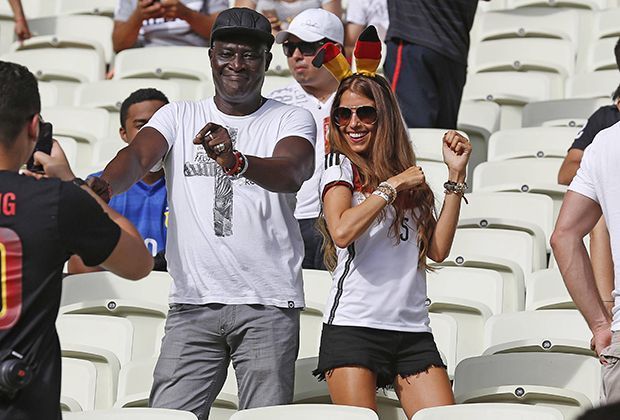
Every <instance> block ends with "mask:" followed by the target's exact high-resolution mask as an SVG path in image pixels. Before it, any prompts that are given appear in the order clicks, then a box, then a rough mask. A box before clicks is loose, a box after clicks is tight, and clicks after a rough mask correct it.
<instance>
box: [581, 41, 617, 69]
mask: <svg viewBox="0 0 620 420" xmlns="http://www.w3.org/2000/svg"><path fill="white" fill-rule="evenodd" d="M616 42H618V38H616V37H614V38H603V39H599V40H597V41H594V42H593V43H592V44H590V47H589V48H588V53H587V55H586V62H585V64H584V67H583V71H584V72H593V71H601V70H617V69H618V65H617V64H616V59H615V56H614V47H615V46H616Z"/></svg>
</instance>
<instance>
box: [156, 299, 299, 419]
mask: <svg viewBox="0 0 620 420" xmlns="http://www.w3.org/2000/svg"><path fill="white" fill-rule="evenodd" d="M299 313H300V309H288V308H286V309H285V308H277V307H274V306H263V305H222V304H207V305H190V304H175V305H171V308H170V311H169V313H168V318H167V320H166V331H165V332H166V334H165V336H164V338H163V341H162V348H161V354H160V356H159V360H158V361H157V365H156V366H155V372H154V374H153V379H154V382H153V389H152V390H151V396H150V404H149V405H150V406H151V407H158V408H172V409H178V410H186V411H191V412H193V413H194V414H195V415H196V416H197V417H198V419H199V420H204V419H207V418H208V417H209V410H210V408H211V405H212V404H213V401H214V400H215V398H216V397H217V395H218V394H219V392H220V390H221V389H222V386H223V385H224V381H225V380H226V372H227V369H228V363H229V362H230V361H231V360H232V363H233V367H234V368H235V373H236V376H237V383H238V386H239V408H240V409H245V408H254V407H264V406H269V405H279V404H289V403H291V402H292V399H293V385H294V380H295V360H296V359H297V352H298V349H299Z"/></svg>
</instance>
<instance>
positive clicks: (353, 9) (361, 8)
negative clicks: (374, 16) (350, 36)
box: [344, 0, 369, 25]
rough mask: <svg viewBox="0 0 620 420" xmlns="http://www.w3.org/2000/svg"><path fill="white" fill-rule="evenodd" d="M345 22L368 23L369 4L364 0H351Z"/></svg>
mask: <svg viewBox="0 0 620 420" xmlns="http://www.w3.org/2000/svg"><path fill="white" fill-rule="evenodd" d="M344 21H345V23H354V24H356V25H368V22H369V19H368V4H366V2H364V1H363V0H349V3H348V5H347V14H346V18H345V20H344Z"/></svg>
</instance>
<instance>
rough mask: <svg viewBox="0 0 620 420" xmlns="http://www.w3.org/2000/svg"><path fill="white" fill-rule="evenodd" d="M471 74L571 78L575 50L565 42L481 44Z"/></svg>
mask: <svg viewBox="0 0 620 420" xmlns="http://www.w3.org/2000/svg"><path fill="white" fill-rule="evenodd" d="M472 53H473V57H472V58H473V59H470V63H471V70H470V71H471V72H472V73H481V72H489V71H528V70H534V71H541V72H551V73H558V74H560V75H562V76H563V77H566V76H569V75H571V74H573V73H574V70H575V48H574V47H573V44H572V43H571V41H567V40H563V39H545V38H522V39H498V40H492V41H484V42H481V43H479V44H478V45H477V46H476V47H475V49H473V51H472Z"/></svg>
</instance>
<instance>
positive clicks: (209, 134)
mask: <svg viewBox="0 0 620 420" xmlns="http://www.w3.org/2000/svg"><path fill="white" fill-rule="evenodd" d="M205 137H209V138H210V139H211V140H214V138H213V134H211V133H208V134H207V135H206V136H205Z"/></svg>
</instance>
